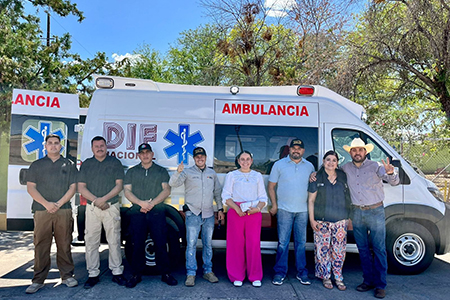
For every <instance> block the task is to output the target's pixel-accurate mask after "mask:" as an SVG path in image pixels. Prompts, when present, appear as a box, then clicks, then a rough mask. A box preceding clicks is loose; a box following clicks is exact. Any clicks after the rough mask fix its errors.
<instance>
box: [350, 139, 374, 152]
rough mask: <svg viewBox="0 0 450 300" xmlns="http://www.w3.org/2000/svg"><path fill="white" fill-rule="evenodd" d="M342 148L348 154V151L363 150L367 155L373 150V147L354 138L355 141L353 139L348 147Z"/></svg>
mask: <svg viewBox="0 0 450 300" xmlns="http://www.w3.org/2000/svg"><path fill="white" fill-rule="evenodd" d="M343 148H344V150H345V151H347V152H350V150H351V149H352V148H365V149H366V151H367V153H369V152H370V151H372V150H373V145H372V144H366V143H364V141H363V140H362V139H360V138H355V139H353V141H352V143H351V144H350V146H347V145H344V147H343Z"/></svg>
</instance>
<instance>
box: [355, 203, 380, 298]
mask: <svg viewBox="0 0 450 300" xmlns="http://www.w3.org/2000/svg"><path fill="white" fill-rule="evenodd" d="M353 213H354V215H353V219H352V222H353V234H354V236H355V241H356V245H358V251H359V258H360V259H361V268H362V271H363V278H364V283H365V284H368V285H372V286H375V287H376V288H379V289H384V288H386V284H387V283H386V274H387V258H386V223H385V217H384V207H383V206H380V207H377V208H374V209H369V210H361V209H359V208H354V211H353ZM371 247H372V249H373V255H372V251H371V250H370V248H371Z"/></svg>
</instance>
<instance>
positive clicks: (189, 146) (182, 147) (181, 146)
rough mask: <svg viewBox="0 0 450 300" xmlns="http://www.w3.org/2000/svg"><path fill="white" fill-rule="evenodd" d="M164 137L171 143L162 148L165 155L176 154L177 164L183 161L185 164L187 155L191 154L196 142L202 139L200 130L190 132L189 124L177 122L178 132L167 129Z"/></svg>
mask: <svg viewBox="0 0 450 300" xmlns="http://www.w3.org/2000/svg"><path fill="white" fill-rule="evenodd" d="M164 139H165V140H166V141H168V142H170V143H172V145H170V146H167V147H166V148H164V152H165V153H166V155H167V157H168V158H171V157H173V156H174V155H176V154H178V164H180V163H181V162H183V163H184V164H186V165H187V164H188V162H189V160H188V158H189V155H191V156H192V153H193V152H194V149H195V147H197V144H198V143H200V142H203V141H204V138H203V136H202V133H201V132H200V131H196V132H194V133H193V134H190V132H189V125H186V124H178V134H177V133H175V132H174V131H173V130H172V129H169V130H168V131H167V133H166V135H165V136H164Z"/></svg>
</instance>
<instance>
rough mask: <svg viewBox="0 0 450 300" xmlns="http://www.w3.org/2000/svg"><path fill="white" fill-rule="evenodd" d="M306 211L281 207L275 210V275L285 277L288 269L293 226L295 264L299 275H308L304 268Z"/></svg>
mask: <svg viewBox="0 0 450 300" xmlns="http://www.w3.org/2000/svg"><path fill="white" fill-rule="evenodd" d="M307 221H308V213H307V212H299V213H291V212H288V211H285V210H282V209H279V210H278V212H277V226H278V248H277V261H276V263H275V267H274V268H273V269H274V271H275V275H280V276H282V277H285V276H286V274H287V271H288V256H289V241H290V239H291V232H292V226H294V249H295V265H296V267H297V275H298V276H299V277H305V276H308V270H307V269H306V257H305V244H306V223H307Z"/></svg>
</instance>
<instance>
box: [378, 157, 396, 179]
mask: <svg viewBox="0 0 450 300" xmlns="http://www.w3.org/2000/svg"><path fill="white" fill-rule="evenodd" d="M381 162H382V163H383V166H384V169H385V170H386V174H388V175H392V174H394V170H395V168H394V166H393V165H391V164H390V162H389V157H386V161H384V160H383V159H382V160H381Z"/></svg>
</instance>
